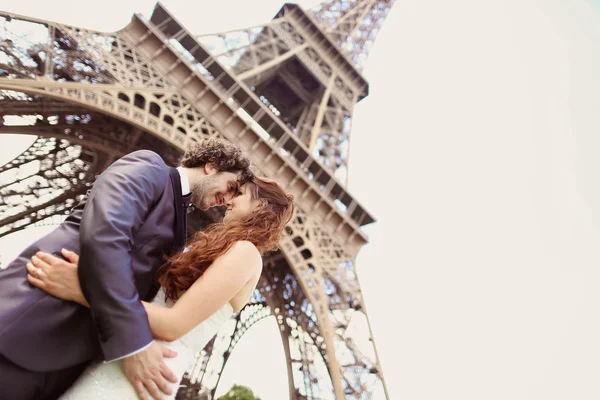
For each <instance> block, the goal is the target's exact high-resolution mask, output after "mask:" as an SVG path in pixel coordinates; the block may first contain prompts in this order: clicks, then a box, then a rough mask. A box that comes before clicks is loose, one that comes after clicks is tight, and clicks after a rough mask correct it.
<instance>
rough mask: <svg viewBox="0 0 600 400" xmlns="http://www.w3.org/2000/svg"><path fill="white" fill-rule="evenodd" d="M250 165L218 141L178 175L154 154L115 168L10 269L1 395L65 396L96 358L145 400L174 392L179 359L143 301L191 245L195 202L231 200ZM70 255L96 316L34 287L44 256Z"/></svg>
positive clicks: (0, 294)
mask: <svg viewBox="0 0 600 400" xmlns="http://www.w3.org/2000/svg"><path fill="white" fill-rule="evenodd" d="M249 166H250V162H249V161H248V159H247V158H246V157H245V156H244V155H243V154H242V153H241V151H240V149H239V148H238V147H237V146H235V145H234V144H232V143H230V142H226V141H220V140H215V139H209V140H205V141H203V142H201V143H198V144H196V145H194V146H193V147H192V148H191V149H190V150H188V151H187V152H186V153H185V154H184V156H183V159H182V161H181V164H180V167H179V168H177V169H175V168H169V167H167V165H166V164H165V163H164V161H163V160H162V158H161V157H160V156H158V155H157V154H156V153H153V152H151V151H147V150H140V151H136V152H133V153H131V154H128V155H126V156H124V157H122V158H120V159H119V160H117V161H116V162H114V163H113V164H112V165H111V166H110V167H108V168H107V169H106V171H104V172H103V173H102V174H101V175H100V176H99V177H98V179H97V180H96V182H95V183H94V185H93V187H92V189H91V190H90V191H89V192H88V194H87V196H86V198H85V199H84V200H83V201H82V203H80V204H79V205H78V206H77V207H75V208H74V209H73V210H72V212H71V214H70V215H69V217H68V218H67V219H66V220H65V221H64V222H63V223H62V224H61V225H60V226H58V227H57V228H56V229H55V230H54V231H53V232H51V233H50V234H48V235H47V236H45V237H43V238H41V239H40V240H38V241H36V242H35V243H33V244H32V245H30V246H29V247H28V248H26V249H25V250H23V252H21V254H20V255H19V256H18V257H17V258H16V259H15V260H14V261H12V262H11V263H10V264H9V265H8V266H7V268H6V269H5V270H0V398H1V399H11V400H18V399H23V400H25V399H27V400H31V399H40V400H41V399H44V400H46V399H54V398H57V397H58V396H60V395H61V394H62V393H63V392H64V391H65V390H66V389H67V388H68V387H69V386H70V385H71V384H72V383H73V382H74V380H75V379H77V377H78V376H79V375H80V374H81V372H82V371H83V369H84V368H85V366H86V365H87V363H88V362H89V361H90V360H93V359H103V360H105V361H107V362H110V361H115V360H119V359H123V368H124V370H125V373H126V375H127V377H128V379H129V380H130V381H131V382H132V384H133V385H134V387H135V388H136V391H137V392H138V393H141V392H142V391H143V387H145V388H146V389H147V390H148V391H149V392H150V394H151V395H152V396H153V397H156V398H160V395H161V393H160V392H161V391H162V392H164V393H168V392H169V389H168V382H167V381H172V382H174V381H175V376H174V374H173V373H172V372H171V371H170V370H169V369H168V368H167V367H166V366H165V364H164V362H163V357H173V356H174V355H175V353H174V352H172V351H171V350H169V349H167V348H166V347H164V346H162V345H161V344H159V343H157V342H154V341H153V340H152V334H151V331H150V326H149V324H148V317H147V315H146V312H145V311H144V307H143V306H142V304H141V300H145V301H150V300H151V299H152V298H153V297H154V295H155V294H156V291H157V289H158V287H157V286H156V284H155V280H154V275H155V272H156V270H157V269H158V267H160V266H161V265H162V264H163V263H164V261H165V258H164V256H165V255H166V254H173V253H174V252H175V251H177V250H179V249H180V248H181V247H182V246H183V245H184V242H185V232H186V223H185V216H186V215H185V214H186V207H187V205H188V204H189V203H190V202H191V203H192V204H194V205H195V206H196V207H198V208H200V209H203V210H205V209H208V208H209V207H214V206H218V205H222V204H223V203H224V202H226V201H228V200H230V199H231V198H232V197H234V196H235V194H236V193H237V187H238V185H239V184H240V183H241V182H243V181H245V180H247V179H248V178H249V177H250V176H251V172H250V169H249ZM62 248H68V249H70V250H73V251H75V252H76V253H79V254H80V260H79V279H80V281H81V288H82V290H83V293H84V294H85V297H86V298H87V299H88V301H89V303H90V306H91V308H90V309H89V310H88V309H86V308H84V307H81V306H79V305H77V304H76V303H71V302H66V301H62V300H59V299H57V298H55V297H52V296H50V295H47V294H46V293H44V292H43V291H41V290H39V289H37V288H34V287H33V286H31V285H30V284H29V283H28V282H27V279H26V276H27V270H26V268H25V265H26V264H27V263H28V262H29V260H30V258H31V257H32V256H34V255H35V254H36V252H38V251H45V252H47V253H53V254H55V255H58V256H59V257H60V251H61V249H62Z"/></svg>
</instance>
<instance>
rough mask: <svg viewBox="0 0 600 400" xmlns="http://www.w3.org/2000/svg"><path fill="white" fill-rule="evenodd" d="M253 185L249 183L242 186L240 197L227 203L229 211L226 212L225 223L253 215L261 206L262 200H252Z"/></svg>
mask: <svg viewBox="0 0 600 400" xmlns="http://www.w3.org/2000/svg"><path fill="white" fill-rule="evenodd" d="M250 185H252V183H247V184H245V185H242V186H240V191H239V194H238V196H236V197H234V198H232V199H231V200H228V201H226V202H225V206H227V210H226V211H225V217H224V218H223V221H224V222H229V221H234V220H239V219H242V218H246V217H248V216H249V215H252V213H253V212H255V211H256V209H257V208H258V207H259V206H260V200H258V199H253V198H252V191H251V190H250V189H251V188H250Z"/></svg>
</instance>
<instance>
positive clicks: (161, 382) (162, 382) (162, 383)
mask: <svg viewBox="0 0 600 400" xmlns="http://www.w3.org/2000/svg"><path fill="white" fill-rule="evenodd" d="M154 382H155V383H156V385H157V386H158V388H159V389H160V391H161V392H162V393H164V394H166V395H167V396H169V395H172V394H173V388H172V387H171V385H170V384H169V382H167V380H166V379H164V378H163V377H160V378H159V379H155V380H154Z"/></svg>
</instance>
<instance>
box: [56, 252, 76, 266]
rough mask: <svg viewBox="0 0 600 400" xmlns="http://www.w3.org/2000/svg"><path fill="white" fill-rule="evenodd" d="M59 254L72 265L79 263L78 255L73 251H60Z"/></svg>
mask: <svg viewBox="0 0 600 400" xmlns="http://www.w3.org/2000/svg"><path fill="white" fill-rule="evenodd" d="M60 252H61V254H62V255H63V256H64V257H65V258H66V259H67V260H69V261H71V262H72V263H73V264H78V263H79V254H77V253H75V252H74V251H71V250H67V249H62V250H61V251H60Z"/></svg>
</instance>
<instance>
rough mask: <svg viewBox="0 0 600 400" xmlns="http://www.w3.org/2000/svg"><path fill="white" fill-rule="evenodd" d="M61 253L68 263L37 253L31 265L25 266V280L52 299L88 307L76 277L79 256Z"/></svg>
mask: <svg viewBox="0 0 600 400" xmlns="http://www.w3.org/2000/svg"><path fill="white" fill-rule="evenodd" d="M61 253H62V255H63V256H64V257H65V258H66V259H67V260H69V261H65V260H63V259H62V258H58V257H55V256H53V255H52V254H48V253H44V252H43V251H38V252H37V253H36V255H35V256H33V257H32V258H31V263H28V264H27V271H28V272H29V274H28V275H27V280H28V281H29V283H31V284H32V285H33V286H35V287H37V288H39V289H42V290H43V291H44V292H46V293H48V294H50V295H52V296H54V297H58V298H59V299H62V300H67V301H74V302H76V303H79V304H81V305H82V306H85V307H89V306H90V305H89V303H88V302H87V300H86V299H85V297H84V296H83V292H82V291H81V285H80V284H79V276H78V275H77V263H78V262H79V255H77V254H76V253H74V252H72V251H69V250H65V249H62V250H61Z"/></svg>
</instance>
